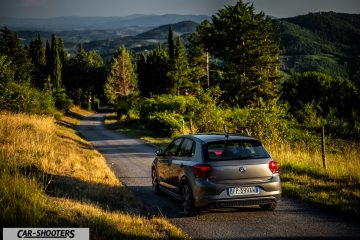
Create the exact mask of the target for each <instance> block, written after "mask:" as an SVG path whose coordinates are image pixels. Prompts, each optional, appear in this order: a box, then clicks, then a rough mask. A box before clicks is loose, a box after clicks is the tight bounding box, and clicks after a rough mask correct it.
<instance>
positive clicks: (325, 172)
mask: <svg viewBox="0 0 360 240" xmlns="http://www.w3.org/2000/svg"><path fill="white" fill-rule="evenodd" d="M339 146H340V145H339ZM268 149H269V151H270V152H271V154H272V156H273V157H274V158H275V159H276V160H277V161H278V162H279V163H280V166H281V177H282V187H283V191H284V193H285V194H286V195H290V196H294V197H297V198H300V199H302V200H304V201H308V202H313V203H316V204H319V205H324V206H329V207H332V208H334V209H338V210H341V211H344V212H347V213H350V214H354V215H359V214H360V171H359V168H360V159H359V157H358V156H359V154H360V148H359V146H358V145H357V144H356V143H355V142H349V143H347V144H344V145H343V146H341V147H338V149H337V151H332V152H327V169H325V168H324V167H323V164H322V153H321V152H320V151H316V150H312V149H308V148H306V147H304V146H295V147H290V146H289V145H281V146H277V147H271V146H270V147H268Z"/></svg>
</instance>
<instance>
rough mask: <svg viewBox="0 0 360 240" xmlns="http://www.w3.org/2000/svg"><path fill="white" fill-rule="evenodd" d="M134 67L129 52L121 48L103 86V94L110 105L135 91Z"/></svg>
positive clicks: (114, 58) (113, 60)
mask: <svg viewBox="0 0 360 240" xmlns="http://www.w3.org/2000/svg"><path fill="white" fill-rule="evenodd" d="M137 87H138V86H137V77H136V73H135V65H134V63H133V61H132V57H131V54H130V52H129V51H128V50H127V49H126V48H125V47H124V46H121V47H120V48H119V49H118V51H117V53H116V54H115V56H114V57H113V59H112V62H111V70H110V74H109V75H108V78H107V82H106V84H105V93H106V96H107V97H108V100H109V102H110V103H115V101H116V99H117V98H118V97H120V96H121V97H124V96H128V95H129V94H132V93H134V92H136V91H137Z"/></svg>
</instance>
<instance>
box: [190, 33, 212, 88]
mask: <svg viewBox="0 0 360 240" xmlns="http://www.w3.org/2000/svg"><path fill="white" fill-rule="evenodd" d="M187 49H188V51H189V66H190V71H191V74H190V75H191V80H192V82H193V83H194V84H196V85H197V88H198V91H200V89H201V88H202V87H210V76H209V70H210V69H209V68H210V67H209V65H210V61H209V54H208V52H207V51H206V49H205V47H204V45H203V44H202V43H201V42H200V39H199V34H198V33H196V32H195V33H193V34H191V35H190V37H189V45H188V46H187Z"/></svg>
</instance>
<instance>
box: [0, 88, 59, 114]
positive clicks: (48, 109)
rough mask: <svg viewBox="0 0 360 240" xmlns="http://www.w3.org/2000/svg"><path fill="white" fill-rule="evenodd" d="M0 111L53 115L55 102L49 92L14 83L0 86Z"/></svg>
mask: <svg viewBox="0 0 360 240" xmlns="http://www.w3.org/2000/svg"><path fill="white" fill-rule="evenodd" d="M0 93H1V94H0V109H1V110H7V111H11V112H27V113H31V114H47V115H53V114H54V113H55V112H56V109H55V102H54V99H53V96H52V94H51V93H50V92H49V91H39V90H37V89H34V88H31V87H30V86H29V85H26V84H24V85H20V84H18V83H16V82H14V81H10V82H8V83H3V84H0Z"/></svg>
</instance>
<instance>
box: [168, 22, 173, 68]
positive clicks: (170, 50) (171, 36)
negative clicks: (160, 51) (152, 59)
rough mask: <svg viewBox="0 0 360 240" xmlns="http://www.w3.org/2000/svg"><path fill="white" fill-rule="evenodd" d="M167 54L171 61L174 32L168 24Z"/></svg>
mask: <svg viewBox="0 0 360 240" xmlns="http://www.w3.org/2000/svg"><path fill="white" fill-rule="evenodd" d="M168 55H169V59H170V61H172V62H173V61H174V59H175V46H174V33H173V30H172V27H171V26H169V33H168Z"/></svg>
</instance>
